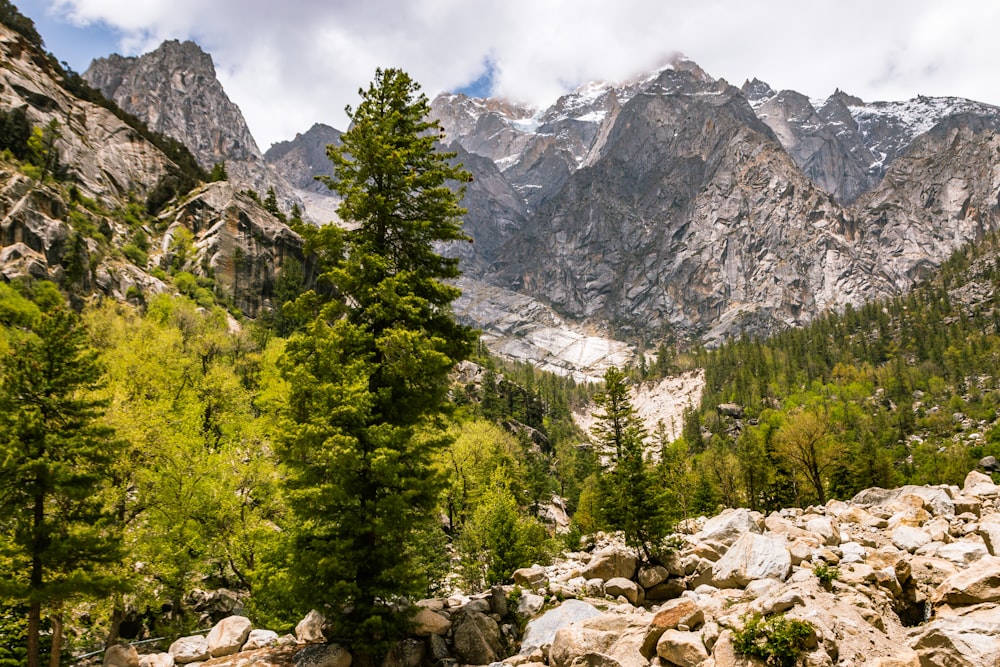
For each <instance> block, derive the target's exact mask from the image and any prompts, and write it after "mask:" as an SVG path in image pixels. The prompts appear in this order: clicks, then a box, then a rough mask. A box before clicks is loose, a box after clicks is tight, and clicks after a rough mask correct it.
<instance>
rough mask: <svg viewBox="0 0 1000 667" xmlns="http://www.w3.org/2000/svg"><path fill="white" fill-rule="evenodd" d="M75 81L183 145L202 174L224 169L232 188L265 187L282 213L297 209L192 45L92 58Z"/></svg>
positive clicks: (177, 44)
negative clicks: (216, 167) (221, 166)
mask: <svg viewBox="0 0 1000 667" xmlns="http://www.w3.org/2000/svg"><path fill="white" fill-rule="evenodd" d="M83 78H84V79H85V80H86V81H87V82H88V83H90V85H92V86H93V87H94V88H97V89H98V90H99V91H101V92H102V93H103V94H104V96H105V97H107V98H109V99H111V100H114V101H115V102H116V103H117V104H118V106H120V107H121V108H122V109H124V110H125V111H128V112H129V113H131V114H133V115H134V116H136V117H138V118H140V119H142V120H143V121H145V122H146V124H147V125H148V126H149V127H150V129H152V130H154V131H156V132H160V133H162V134H165V135H167V136H170V137H173V138H174V139H177V140H178V141H180V142H181V143H183V144H184V145H185V146H187V147H188V149H189V150H190V151H191V152H192V153H193V154H194V156H195V157H196V158H197V159H198V162H199V163H200V164H201V165H202V166H203V167H204V168H205V169H211V168H212V166H213V165H215V164H216V163H217V162H225V163H226V171H227V173H228V175H229V179H230V180H231V181H232V182H233V183H234V184H236V185H237V186H238V187H240V188H250V189H253V190H256V191H257V192H259V193H260V194H261V195H263V194H264V193H265V192H267V190H268V188H272V187H273V188H274V190H275V193H276V194H277V196H278V200H279V202H281V203H282V205H283V207H284V208H286V209H287V208H290V207H291V205H292V204H293V203H300V200H299V198H298V197H297V195H296V194H295V191H294V188H293V187H292V186H291V184H289V183H288V181H287V180H285V178H284V177H282V176H281V175H279V174H278V172H276V171H275V170H273V169H272V168H271V167H270V166H269V165H268V164H267V162H266V161H265V160H264V156H263V155H261V152H260V150H259V149H258V148H257V143H256V141H254V138H253V135H252V134H251V133H250V128H249V127H247V124H246V120H245V119H244V118H243V113H242V112H241V111H240V109H239V107H238V106H236V105H235V104H234V103H233V102H232V101H231V100H230V99H229V97H228V96H227V95H226V92H225V90H223V88H222V84H221V83H219V80H218V79H217V78H216V75H215V65H214V64H213V62H212V57H211V56H210V55H208V54H207V53H205V52H204V51H203V50H202V49H201V47H200V46H198V45H197V44H195V43H194V42H178V41H176V40H172V41H167V42H164V43H163V44H162V45H160V47H159V48H157V49H156V50H155V51H151V52H150V53H146V54H144V55H142V56H138V57H131V58H124V57H122V56H119V55H111V56H108V57H107V58H99V59H97V60H95V61H94V62H92V63H91V65H90V67H88V68H87V71H86V72H84V73H83Z"/></svg>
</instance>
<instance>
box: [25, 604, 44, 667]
mask: <svg viewBox="0 0 1000 667" xmlns="http://www.w3.org/2000/svg"><path fill="white" fill-rule="evenodd" d="M41 630H42V603H41V602H38V601H37V600H32V601H31V605H30V606H29V607H28V667H41V662H40V661H41V658H40V656H39V654H40V653H41V647H40V646H39V642H38V637H39V635H40V634H41Z"/></svg>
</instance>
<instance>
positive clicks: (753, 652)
mask: <svg viewBox="0 0 1000 667" xmlns="http://www.w3.org/2000/svg"><path fill="white" fill-rule="evenodd" d="M741 620H742V621H743V629H742V630H734V631H733V648H734V649H735V650H736V653H738V654H739V655H742V656H744V657H747V658H757V659H759V660H763V661H764V662H765V663H766V664H768V665H775V666H777V667H795V665H796V664H798V662H799V658H800V657H801V656H802V654H803V653H805V651H806V649H807V647H808V644H809V642H810V640H811V639H812V638H813V637H814V636H815V633H816V630H815V628H813V626H812V624H811V623H809V622H808V621H800V620H798V619H794V618H787V617H786V616H785V615H784V614H777V615H775V616H771V617H770V618H767V619H765V618H764V617H763V616H761V615H760V614H756V613H754V614H750V615H749V616H744V617H743V618H742V619H741Z"/></svg>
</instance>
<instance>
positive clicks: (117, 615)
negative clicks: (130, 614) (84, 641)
mask: <svg viewBox="0 0 1000 667" xmlns="http://www.w3.org/2000/svg"><path fill="white" fill-rule="evenodd" d="M124 620H125V605H124V603H123V602H122V596H121V593H115V601H114V608H113V609H112V610H111V628H110V629H109V630H108V639H107V641H105V642H104V648H105V650H106V649H109V648H111V647H112V646H114V645H115V644H117V643H118V633H119V631H120V630H121V627H122V621H124Z"/></svg>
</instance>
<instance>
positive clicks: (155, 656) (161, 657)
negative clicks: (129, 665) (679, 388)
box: [139, 653, 175, 667]
mask: <svg viewBox="0 0 1000 667" xmlns="http://www.w3.org/2000/svg"><path fill="white" fill-rule="evenodd" d="M174 664H175V663H174V656H172V655H170V654H169V653H149V654H147V655H140V656H139V667H174Z"/></svg>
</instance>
